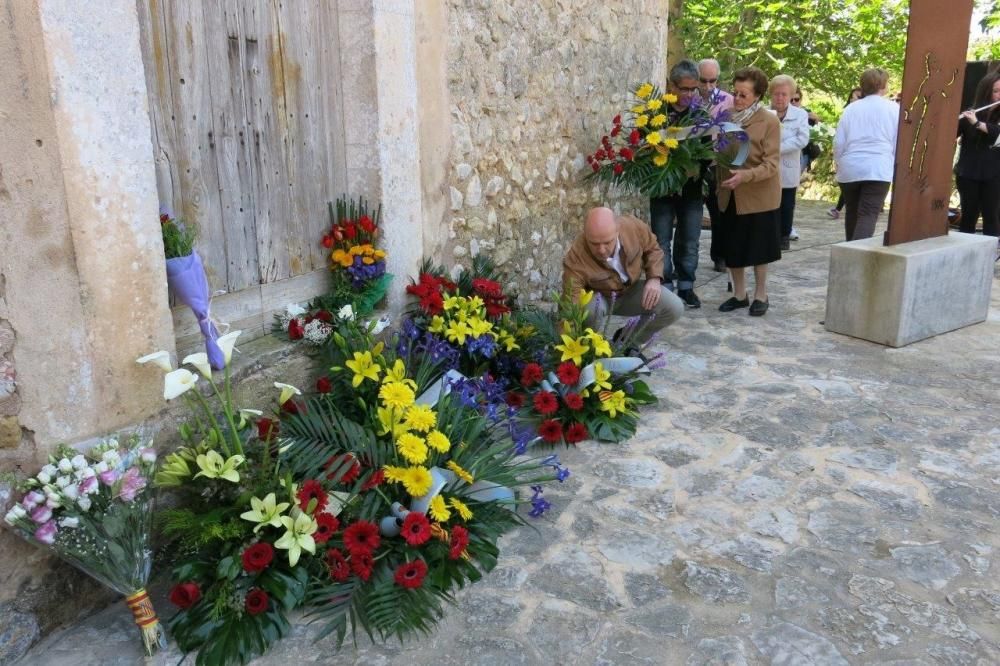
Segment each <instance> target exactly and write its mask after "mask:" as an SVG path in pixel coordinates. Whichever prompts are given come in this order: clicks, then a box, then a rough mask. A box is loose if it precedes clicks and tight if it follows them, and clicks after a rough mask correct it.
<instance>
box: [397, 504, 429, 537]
mask: <svg viewBox="0 0 1000 666" xmlns="http://www.w3.org/2000/svg"><path fill="white" fill-rule="evenodd" d="M402 535H403V538H404V539H406V543H408V544H410V545H411V546H419V545H421V544H423V543H426V542H427V540H428V539H430V538H431V524H430V522H429V521H428V520H427V516H425V515H424V514H422V513H418V512H416V511H411V512H409V513H408V514H406V518H404V519H403V528H402Z"/></svg>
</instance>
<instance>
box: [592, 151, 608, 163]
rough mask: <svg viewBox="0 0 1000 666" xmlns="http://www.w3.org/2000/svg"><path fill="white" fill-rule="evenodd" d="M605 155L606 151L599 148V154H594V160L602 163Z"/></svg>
mask: <svg viewBox="0 0 1000 666" xmlns="http://www.w3.org/2000/svg"><path fill="white" fill-rule="evenodd" d="M605 154H606V153H605V152H604V149H603V148H599V149H598V150H597V152H596V153H594V159H595V160H597V161H598V162H600V161H601V160H603V159H604V156H605Z"/></svg>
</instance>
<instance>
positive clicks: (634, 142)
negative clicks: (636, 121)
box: [628, 129, 640, 146]
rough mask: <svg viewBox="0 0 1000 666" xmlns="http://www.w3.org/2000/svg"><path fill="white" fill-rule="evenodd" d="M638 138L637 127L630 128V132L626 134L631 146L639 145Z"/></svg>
mask: <svg viewBox="0 0 1000 666" xmlns="http://www.w3.org/2000/svg"><path fill="white" fill-rule="evenodd" d="M639 139H640V136H639V130H637V129H634V130H632V132H631V133H630V134H629V135H628V142H629V143H630V144H632V145H633V146H638V145H639Z"/></svg>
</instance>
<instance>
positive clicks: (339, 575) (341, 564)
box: [326, 548, 351, 583]
mask: <svg viewBox="0 0 1000 666" xmlns="http://www.w3.org/2000/svg"><path fill="white" fill-rule="evenodd" d="M326 566H327V567H328V568H329V569H330V578H332V579H334V580H335V581H337V582H338V583H343V582H344V581H345V580H347V579H348V578H350V577H351V565H350V564H348V563H347V559H345V558H344V554H343V553H341V552H340V549H339V548H331V549H330V550H328V551H326Z"/></svg>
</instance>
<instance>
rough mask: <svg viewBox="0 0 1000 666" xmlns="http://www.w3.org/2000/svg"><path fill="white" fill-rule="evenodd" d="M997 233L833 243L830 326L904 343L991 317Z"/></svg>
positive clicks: (837, 330) (888, 342) (846, 332)
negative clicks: (897, 242) (884, 242)
mask: <svg viewBox="0 0 1000 666" xmlns="http://www.w3.org/2000/svg"><path fill="white" fill-rule="evenodd" d="M996 252H997V239H995V238H991V237H989V236H986V237H984V236H975V235H972V234H963V233H958V232H954V231H953V232H951V233H950V234H948V235H947V236H939V237H937V238H928V239H925V240H921V241H914V242H912V243H902V244H900V245H893V246H889V247H886V246H883V245H882V239H881V238H868V239H865V240H858V241H851V242H848V243H840V244H839V245H834V246H833V248H832V249H831V251H830V279H829V282H828V286H827V293H826V330H828V331H832V332H834V333H842V334H844V335H850V336H852V337H855V338H862V339H863V340H870V341H872V342H877V343H879V344H883V345H889V346H890V347H902V346H904V345H908V344H910V343H911V342H916V341H918V340H923V339H924V338H929V337H931V336H934V335H938V334H939V333H946V332H948V331H953V330H955V329H957V328H962V327H963V326H968V325H969V324H976V323H979V322H981V321H984V320H985V319H986V315H987V311H988V310H989V303H990V287H991V286H992V284H993V262H994V260H995V259H996Z"/></svg>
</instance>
